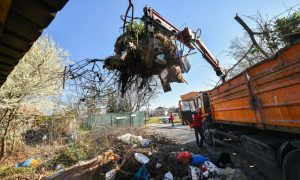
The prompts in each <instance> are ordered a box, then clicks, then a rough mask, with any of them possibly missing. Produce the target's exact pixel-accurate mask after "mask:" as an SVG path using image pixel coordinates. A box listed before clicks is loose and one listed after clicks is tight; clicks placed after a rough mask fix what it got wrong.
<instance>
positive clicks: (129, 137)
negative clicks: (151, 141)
mask: <svg viewBox="0 0 300 180" xmlns="http://www.w3.org/2000/svg"><path fill="white" fill-rule="evenodd" d="M117 138H118V139H119V140H120V141H122V142H125V143H127V144H136V143H139V142H140V141H141V140H143V138H142V136H135V135H133V134H130V133H126V134H123V135H122V136H118V137H117Z"/></svg>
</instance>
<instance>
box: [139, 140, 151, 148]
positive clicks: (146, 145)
mask: <svg viewBox="0 0 300 180" xmlns="http://www.w3.org/2000/svg"><path fill="white" fill-rule="evenodd" d="M140 143H141V146H142V147H148V146H149V145H150V140H149V139H142V140H141V141H140Z"/></svg>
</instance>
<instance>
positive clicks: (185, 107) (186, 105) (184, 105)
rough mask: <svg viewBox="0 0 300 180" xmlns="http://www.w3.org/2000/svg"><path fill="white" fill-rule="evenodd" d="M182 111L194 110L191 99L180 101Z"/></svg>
mask: <svg viewBox="0 0 300 180" xmlns="http://www.w3.org/2000/svg"><path fill="white" fill-rule="evenodd" d="M181 107H182V111H192V112H194V111H196V107H195V103H194V101H193V100H189V101H182V102H181Z"/></svg>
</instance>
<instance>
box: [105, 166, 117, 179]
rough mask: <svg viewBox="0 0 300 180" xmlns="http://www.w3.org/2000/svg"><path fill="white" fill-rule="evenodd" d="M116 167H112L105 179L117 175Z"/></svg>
mask: <svg viewBox="0 0 300 180" xmlns="http://www.w3.org/2000/svg"><path fill="white" fill-rule="evenodd" d="M116 174H117V171H116V169H112V170H110V171H108V172H107V173H106V174H105V180H114V179H115V177H116Z"/></svg>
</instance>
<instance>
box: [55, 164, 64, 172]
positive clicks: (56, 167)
mask: <svg viewBox="0 0 300 180" xmlns="http://www.w3.org/2000/svg"><path fill="white" fill-rule="evenodd" d="M63 168H64V165H62V164H57V165H56V166H55V170H56V171H59V170H62V169H63Z"/></svg>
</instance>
